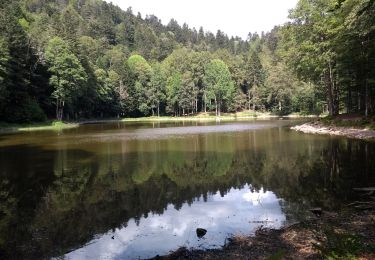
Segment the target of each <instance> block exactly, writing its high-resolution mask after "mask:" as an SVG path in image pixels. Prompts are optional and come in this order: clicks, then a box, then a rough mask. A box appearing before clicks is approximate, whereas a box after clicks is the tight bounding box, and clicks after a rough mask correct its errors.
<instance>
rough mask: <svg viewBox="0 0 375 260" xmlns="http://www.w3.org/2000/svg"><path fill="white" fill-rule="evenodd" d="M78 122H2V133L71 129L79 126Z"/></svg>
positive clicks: (0, 127) (0, 125) (0, 130)
mask: <svg viewBox="0 0 375 260" xmlns="http://www.w3.org/2000/svg"><path fill="white" fill-rule="evenodd" d="M77 126H78V124H73V123H65V122H62V121H56V120H54V121H48V122H43V123H31V124H10V123H4V122H2V123H0V133H1V132H3V133H4V132H28V131H44V130H52V131H61V130H63V129H70V128H75V127H77Z"/></svg>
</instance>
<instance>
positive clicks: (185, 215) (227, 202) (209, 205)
mask: <svg viewBox="0 0 375 260" xmlns="http://www.w3.org/2000/svg"><path fill="white" fill-rule="evenodd" d="M258 201H260V204H258ZM249 202H250V203H249ZM278 202H279V200H278V199H277V197H276V196H275V194H274V193H272V192H269V191H267V192H264V191H263V190H260V191H259V192H251V191H250V188H249V186H245V187H244V188H242V189H240V190H238V189H231V190H230V191H229V192H228V193H227V194H226V195H225V196H224V197H221V195H220V194H219V193H216V194H213V195H210V196H209V197H208V200H207V202H204V201H203V200H196V201H194V202H193V203H192V204H191V206H189V205H188V204H186V203H185V204H184V205H183V206H182V207H181V209H180V210H176V209H175V208H174V207H173V205H169V206H168V207H167V210H165V211H164V213H163V214H162V215H156V214H152V215H149V216H148V217H147V218H142V219H141V221H140V224H139V226H137V225H136V224H135V222H134V221H130V222H129V223H128V226H127V227H126V228H121V229H118V230H116V232H115V234H114V239H112V238H111V237H112V235H113V234H112V233H108V234H106V235H103V236H101V237H99V238H98V239H95V240H94V241H92V243H91V244H89V245H87V246H85V247H83V248H82V249H78V250H76V251H73V252H71V253H69V254H67V255H66V256H67V258H70V259H87V258H90V259H91V258H95V259H98V258H100V259H103V258H105V259H117V258H118V259H134V258H138V257H140V258H147V257H152V256H155V255H157V254H159V255H163V254H167V253H168V252H169V251H171V250H176V249H177V248H178V247H180V246H187V247H196V248H197V247H199V246H200V245H201V244H203V245H204V246H205V247H207V248H213V247H218V246H222V245H223V243H224V241H225V238H226V237H227V236H228V234H234V233H239V232H242V233H247V234H250V233H251V232H253V231H254V230H255V229H256V228H257V227H259V226H260V225H266V226H272V227H274V228H279V227H280V226H281V223H282V222H283V221H284V220H285V216H284V214H283V213H282V211H281V208H280V205H279V203H278ZM260 222H262V223H260ZM198 227H202V228H205V229H207V230H208V232H207V234H206V235H205V237H204V239H203V240H200V241H198V238H197V237H196V234H195V230H196V228H198Z"/></svg>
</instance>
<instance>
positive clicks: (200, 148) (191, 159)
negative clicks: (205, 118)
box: [0, 121, 375, 258]
mask: <svg viewBox="0 0 375 260" xmlns="http://www.w3.org/2000/svg"><path fill="white" fill-rule="evenodd" d="M266 123H267V125H268V126H269V127H262V128H261V129H258V128H259V127H258V128H257V127H255V130H252V128H251V127H244V126H243V125H246V124H255V125H256V124H257V123H256V122H255V123H254V122H252V123H247V122H242V123H240V125H241V127H240V128H241V129H242V130H238V128H236V127H235V125H236V124H238V123H236V124H233V123H227V125H226V126H225V131H208V132H204V131H203V132H202V131H200V132H194V131H193V132H192V133H191V132H190V133H184V134H183V135H181V134H180V135H167V136H163V137H160V138H152V139H150V138H146V139H145V138H144V137H142V136H139V132H137V131H138V130H137V129H139V128H142V129H146V130H147V129H148V128H147V127H148V126H147V125H141V127H140V125H137V126H132V125H127V124H125V125H120V126H119V125H111V124H110V125H105V126H104V127H103V126H101V125H97V126H87V127H81V128H80V129H78V130H71V131H68V132H64V134H63V135H55V134H53V133H47V132H46V133H40V134H35V135H30V136H29V135H27V134H23V135H13V136H7V137H6V138H5V139H3V140H1V141H0V178H1V179H0V180H1V182H0V189H1V190H0V211H1V212H0V258H49V257H56V256H60V255H64V254H66V253H68V252H69V251H71V250H75V249H77V248H80V247H82V246H83V247H82V248H81V249H78V250H77V251H73V252H71V253H70V254H68V256H71V257H73V258H75V257H78V256H80V254H83V255H86V256H87V255H89V256H91V257H93V258H97V257H98V256H99V255H100V254H101V253H103V252H106V253H107V254H109V255H106V256H107V257H109V258H114V257H116V256H119V257H120V256H122V257H125V256H126V257H130V258H132V257H133V258H134V257H137V256H142V257H148V256H152V255H156V254H163V253H166V252H168V250H173V249H176V248H177V247H178V246H182V245H185V246H188V247H189V246H194V247H198V246H200V245H201V246H203V247H210V246H220V245H222V244H223V243H224V240H225V237H227V236H228V233H239V232H243V233H251V232H252V231H253V230H254V229H255V228H256V227H257V226H260V225H265V224H266V225H271V226H275V227H280V226H281V225H282V224H283V223H284V222H285V221H289V220H290V219H291V218H296V217H298V216H299V214H301V212H304V211H303V209H306V208H308V207H310V206H322V207H325V208H336V207H340V206H341V205H342V204H344V203H345V202H346V201H348V200H349V199H350V198H352V197H353V196H355V194H353V193H352V192H351V190H352V188H353V187H356V186H368V185H369V184H370V183H374V178H375V176H374V172H375V166H374V162H373V161H372V160H369V158H374V155H375V154H374V153H375V147H374V144H372V143H364V142H360V141H354V140H348V139H340V138H330V137H322V136H311V135H304V134H300V133H294V132H291V131H290V130H288V129H287V128H284V127H282V125H279V124H280V123H279V122H278V121H274V122H266ZM264 124H265V123H264V122H262V125H264ZM168 126H169V127H170V125H168ZM158 127H161V128H163V127H165V125H159V126H158ZM212 128H215V126H214V125H213V126H211V127H210V128H209V129H212ZM231 129H235V130H236V131H230V130H231ZM188 130H189V131H191V129H188ZM143 131H145V130H143ZM158 131H159V132H161V133H162V130H158ZM168 131H170V129H169V130H168ZM180 131H182V132H183V131H185V132H186V129H185V130H183V128H181V129H180ZM98 133H100V134H101V137H100V138H99V137H98V138H99V139H100V140H96V139H95V138H93V136H95V135H97V134H98ZM123 133H126V135H127V136H131V135H132V133H133V135H136V136H137V138H126V139H118V138H112V139H111V138H107V136H108V137H109V136H113V135H115V134H117V135H123ZM87 136H90V138H89V139H90V141H87V140H88V137H87ZM103 136H104V137H106V138H105V141H103ZM43 137H44V139H42V138H43ZM37 140H41V141H37ZM43 140H48V143H47V142H43ZM71 140H75V141H74V142H72V141H71ZM12 142H14V143H17V144H18V145H12ZM20 143H24V144H23V145H21V144H20ZM258 196H259V198H260V199H259V200H254V198H255V197H256V198H258ZM259 202H260V203H261V205H260V206H259V204H257V203H259ZM265 220H268V222H264V221H265ZM262 221H263V222H262ZM197 227H203V228H207V229H208V233H207V235H206V236H205V238H204V239H203V240H201V241H198V238H197V237H196V236H194V232H195V228H197ZM112 237H114V239H112ZM90 242H91V243H93V244H91V245H90V244H87V243H90ZM145 245H147V247H145ZM106 247H108V248H106ZM100 248H101V249H103V250H104V249H105V250H104V251H100ZM81 256H82V255H81Z"/></svg>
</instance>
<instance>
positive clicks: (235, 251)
mask: <svg viewBox="0 0 375 260" xmlns="http://www.w3.org/2000/svg"><path fill="white" fill-rule="evenodd" d="M364 213H365V214H364ZM374 219H375V210H374V207H372V208H371V209H366V210H364V211H362V210H359V209H357V210H352V209H343V210H342V211H340V212H326V211H322V212H321V216H316V215H315V216H314V215H312V216H311V218H309V219H307V220H306V221H304V222H299V223H296V224H292V225H290V226H286V227H284V228H281V229H258V230H257V231H256V232H255V235H254V236H234V237H233V238H231V239H230V240H229V241H230V242H229V243H228V244H227V245H225V246H224V247H222V248H219V249H208V250H199V249H196V250H194V249H193V250H189V249H187V248H184V247H182V248H180V249H178V250H176V251H174V252H171V253H170V254H169V255H165V256H156V257H154V258H151V259H154V260H160V259H162V260H172V259H233V260H234V259H328V258H329V259H374V257H375V250H374V249H375V227H374V225H373V221H374Z"/></svg>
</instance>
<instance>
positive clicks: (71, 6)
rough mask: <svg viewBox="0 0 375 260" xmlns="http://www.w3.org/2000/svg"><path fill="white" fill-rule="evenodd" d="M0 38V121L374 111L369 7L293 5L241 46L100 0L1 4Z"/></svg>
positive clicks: (331, 0) (341, 1) (333, 1)
mask: <svg viewBox="0 0 375 260" xmlns="http://www.w3.org/2000/svg"><path fill="white" fill-rule="evenodd" d="M202 26H204V25H202ZM249 30H251V24H249ZM0 31H1V33H0V121H3V122H10V123H27V122H36V121H45V120H47V119H54V118H55V119H58V120H79V119H86V118H110V117H140V116H151V115H152V116H160V115H169V116H184V115H193V114H197V113H202V112H204V113H215V114H216V115H217V116H220V115H221V113H228V112H236V111H244V110H249V111H253V112H256V111H259V112H266V111H267V112H271V113H274V114H276V115H287V114H290V113H292V112H296V113H300V114H321V113H329V115H331V116H335V115H338V114H340V113H359V114H362V115H363V116H371V115H373V114H374V113H375V44H374V42H375V41H374V40H375V39H374V36H375V4H374V0H300V1H299V2H298V4H297V6H296V7H295V8H294V9H292V10H291V11H290V14H289V21H288V22H287V23H286V24H284V25H282V26H276V27H274V29H272V30H271V31H270V32H261V33H260V34H258V33H249V34H248V37H247V39H242V38H240V37H228V36H227V34H226V33H225V32H223V31H220V30H218V31H217V32H216V33H212V32H210V31H206V30H205V29H204V28H203V27H200V28H199V29H197V28H190V27H189V25H187V24H183V25H180V24H179V23H178V22H177V21H176V20H174V19H172V20H171V21H170V22H169V23H168V24H167V25H164V24H162V23H161V20H160V19H159V18H158V17H156V16H155V15H146V16H145V17H142V15H141V14H140V13H138V14H134V13H133V11H132V9H131V8H129V9H127V10H122V9H120V8H119V7H117V6H115V5H113V4H111V3H107V2H105V1H102V0H2V1H1V2H0Z"/></svg>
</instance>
